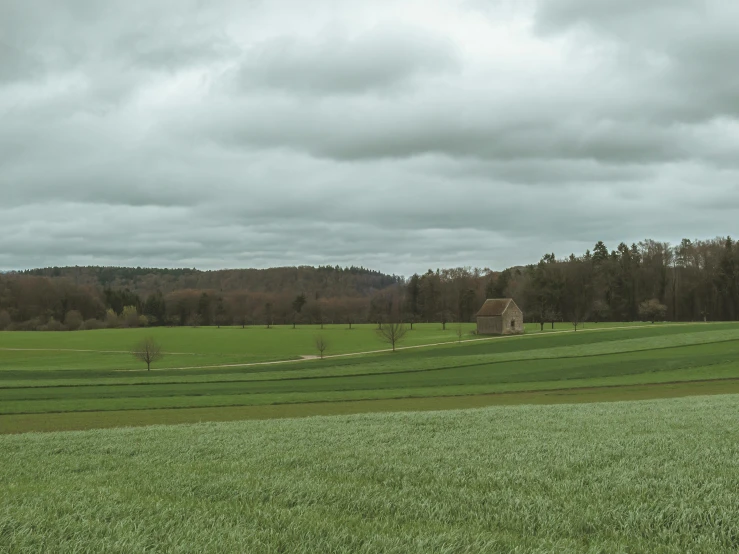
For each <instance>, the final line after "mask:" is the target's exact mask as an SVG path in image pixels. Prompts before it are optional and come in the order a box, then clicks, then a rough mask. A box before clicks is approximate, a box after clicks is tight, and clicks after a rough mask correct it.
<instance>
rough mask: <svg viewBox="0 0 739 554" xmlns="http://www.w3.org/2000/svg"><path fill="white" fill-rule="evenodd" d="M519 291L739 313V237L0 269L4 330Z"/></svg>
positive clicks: (385, 317)
mask: <svg viewBox="0 0 739 554" xmlns="http://www.w3.org/2000/svg"><path fill="white" fill-rule="evenodd" d="M500 297H511V298H513V299H514V300H515V301H516V303H517V304H518V305H519V306H520V307H521V309H522V310H523V312H524V315H525V318H526V320H527V321H528V322H537V323H539V324H540V325H542V326H543V325H545V324H546V323H549V322H555V321H570V322H572V323H573V324H574V325H575V326H576V327H577V325H579V324H580V323H582V322H584V321H593V322H599V321H635V320H643V321H656V320H671V321H699V320H736V319H737V316H738V315H739V314H738V310H739V245H737V244H736V243H735V242H734V241H733V240H732V239H731V238H730V237H720V238H716V239H711V240H696V241H691V240H687V239H685V240H683V241H682V242H681V243H680V244H678V245H674V246H673V245H670V244H668V243H664V242H657V241H653V240H645V241H641V242H639V243H635V244H632V245H630V246H628V245H627V244H625V243H621V244H619V245H618V246H616V247H615V248H613V249H610V250H609V248H608V247H607V246H606V244H605V243H604V242H602V241H599V242H597V243H596V244H595V245H594V247H593V248H592V249H589V250H587V251H586V252H585V253H583V254H581V255H575V254H570V255H569V256H566V257H562V258H558V257H557V256H555V255H554V254H545V255H544V256H543V257H542V258H541V259H540V260H539V261H538V262H536V263H532V264H530V265H528V266H519V267H511V268H508V269H505V270H504V271H501V272H496V271H491V270H490V269H487V268H485V269H472V268H453V269H437V270H428V271H426V272H425V273H420V274H414V275H412V276H411V277H409V278H401V277H398V276H395V275H385V274H382V273H380V272H376V271H372V270H367V269H364V268H340V267H331V266H324V267H318V268H312V267H293V268H274V269H271V270H222V271H198V270H189V269H188V270H157V269H142V268H94V267H92V268H90V267H87V268H80V267H70V268H46V269H39V270H32V271H25V272H15V273H8V274H2V275H0V330H65V329H66V330H76V329H96V328H101V327H137V326H149V325H151V326H156V325H170V326H181V325H191V326H210V325H216V326H220V325H239V326H242V327H246V326H248V325H265V326H268V327H269V326H272V325H293V326H297V325H302V324H318V325H323V324H326V323H343V324H346V325H348V326H349V327H351V326H352V325H353V324H355V323H367V322H372V323H376V324H377V325H378V326H379V325H381V324H382V323H387V322H405V323H407V324H409V326H410V327H412V326H413V324H414V323H416V322H438V323H440V324H441V325H442V327H443V328H446V326H447V324H448V323H450V322H466V321H473V320H474V316H475V313H476V312H477V310H478V309H479V308H480V306H481V305H482V303H483V302H484V300H485V299H486V298H500Z"/></svg>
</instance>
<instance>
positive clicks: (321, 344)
mask: <svg viewBox="0 0 739 554" xmlns="http://www.w3.org/2000/svg"><path fill="white" fill-rule="evenodd" d="M327 348H328V342H326V339H325V338H324V336H323V335H318V336H317V337H316V350H318V354H319V355H320V356H321V359H323V353H324V352H325V351H326V349H327Z"/></svg>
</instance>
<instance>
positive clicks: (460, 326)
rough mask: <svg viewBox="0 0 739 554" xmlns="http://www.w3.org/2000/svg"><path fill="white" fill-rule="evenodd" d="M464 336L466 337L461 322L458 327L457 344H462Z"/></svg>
mask: <svg viewBox="0 0 739 554" xmlns="http://www.w3.org/2000/svg"><path fill="white" fill-rule="evenodd" d="M462 336H464V329H463V327H462V322H461V321H460V322H459V324H458V325H457V342H462Z"/></svg>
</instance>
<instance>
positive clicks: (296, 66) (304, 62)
mask: <svg viewBox="0 0 739 554" xmlns="http://www.w3.org/2000/svg"><path fill="white" fill-rule="evenodd" d="M459 67H460V60H459V58H458V55H457V52H456V50H455V46H454V44H453V43H451V42H450V41H449V40H448V39H446V38H444V37H440V36H435V35H433V34H429V33H427V32H421V31H419V30H418V29H414V28H412V27H397V26H396V27H393V26H385V27H376V28H374V29H372V30H370V31H368V32H365V33H363V34H361V35H359V36H357V37H351V38H347V37H341V36H333V35H331V34H329V33H323V34H321V35H319V36H318V37H316V38H313V39H296V38H292V37H280V38H276V39H271V40H267V41H263V42H260V43H258V44H256V45H254V46H252V47H251V48H250V49H249V50H248V51H247V52H246V54H245V58H244V60H243V62H242V63H241V64H240V67H239V69H238V75H237V81H238V83H239V85H240V86H242V87H245V88H246V89H249V88H251V87H268V88H275V89H281V90H284V91H286V92H291V91H293V92H308V93H312V94H321V93H329V94H331V93H337V94H347V93H360V92H368V91H372V90H377V89H383V88H389V87H394V86H396V85H399V84H402V83H405V82H407V81H408V80H410V79H412V78H413V77H414V76H416V75H419V74H421V75H422V74H428V73H431V74H433V73H437V72H442V73H446V72H450V71H457V70H459Z"/></svg>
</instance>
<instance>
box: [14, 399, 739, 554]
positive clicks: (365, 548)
mask: <svg viewBox="0 0 739 554" xmlns="http://www.w3.org/2000/svg"><path fill="white" fill-rule="evenodd" d="M738 411H739V396H737V395H724V396H712V397H693V398H684V399H670V400H658V401H644V402H629V403H599V404H582V405H566V406H512V407H492V408H484V409H479V410H463V411H446V412H440V411H437V412H428V413H395V414H364V415H357V416H338V417H317V418H302V419H290V420H271V421H246V422H234V423H207V424H199V425H178V426H154V427H148V428H141V429H112V430H95V431H84V432H68V433H52V434H36V433H30V434H22V435H7V436H3V437H0V467H2V468H3V470H2V471H1V472H0V490H1V491H2V494H1V495H0V551H2V552H8V553H14V552H90V553H97V552H120V553H128V552H150V551H151V552H154V551H156V552H265V553H272V552H274V553H277V552H303V553H313V552H326V553H334V552H336V553H338V552H346V553H350V552H351V553H355V552H388V553H398V554H408V553H415V552H418V553H427V552H448V553H458V552H459V553H461V552H583V553H585V552H589V553H595V552H603V553H605V552H608V553H611V552H623V553H626V552H628V553H664V554H667V553H685V552H692V553H714V554H715V553H729V552H736V551H737V550H738V549H739V511H737V509H736V508H737V506H739V489H738V488H737V486H736V478H737V475H738V474H739V426H737V425H736V417H737V413H738Z"/></svg>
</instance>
